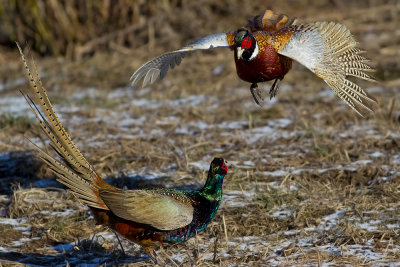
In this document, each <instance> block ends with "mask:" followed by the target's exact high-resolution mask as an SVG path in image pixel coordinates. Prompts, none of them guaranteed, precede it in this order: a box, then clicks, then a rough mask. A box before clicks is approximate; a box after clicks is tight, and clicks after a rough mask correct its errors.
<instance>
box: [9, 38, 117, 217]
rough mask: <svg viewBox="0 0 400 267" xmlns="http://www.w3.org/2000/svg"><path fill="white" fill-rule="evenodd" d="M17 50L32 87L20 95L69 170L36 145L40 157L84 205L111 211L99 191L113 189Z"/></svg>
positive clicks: (36, 74)
mask: <svg viewBox="0 0 400 267" xmlns="http://www.w3.org/2000/svg"><path fill="white" fill-rule="evenodd" d="M17 47H18V49H19V52H20V54H21V58H22V61H23V64H24V67H25V70H26V75H27V78H28V80H29V83H30V90H29V91H28V92H24V91H21V93H22V95H23V96H24V98H25V100H26V102H27V103H28V105H29V107H30V109H31V110H32V112H33V114H34V115H35V117H36V119H37V121H38V122H39V125H40V127H41V128H42V130H43V132H44V133H45V134H46V135H47V137H48V138H49V139H50V141H51V142H52V144H53V148H54V149H55V150H56V151H57V153H58V154H59V155H60V156H61V158H62V159H63V160H64V161H65V163H67V165H68V166H66V165H65V164H63V163H61V162H60V161H58V160H56V159H54V158H53V157H52V156H50V155H49V154H48V153H46V152H44V151H43V150H42V149H40V148H39V147H37V146H36V145H35V148H36V149H37V151H38V153H39V155H40V157H41V158H42V159H43V161H44V162H45V163H46V164H47V165H48V166H49V168H50V170H51V171H53V172H54V173H55V174H56V176H57V177H58V179H57V180H58V181H59V182H61V183H63V184H64V185H66V186H67V187H68V188H69V189H70V191H71V192H72V193H73V194H74V195H75V196H77V197H78V198H79V199H80V200H81V201H82V202H84V203H85V204H87V205H89V206H91V207H95V208H100V209H107V210H108V207H107V206H106V205H105V203H104V202H103V200H102V199H101V197H100V196H99V189H100V188H101V189H110V188H113V187H112V186H111V185H109V184H107V183H106V182H105V181H104V180H103V179H102V178H101V177H100V176H99V175H98V174H97V173H96V172H95V171H94V169H93V167H92V166H91V165H90V164H89V162H88V161H87V160H86V159H85V157H84V156H83V155H82V153H81V152H80V151H79V149H78V148H77V147H76V145H75V144H74V143H73V142H72V140H71V138H70V136H69V134H68V133H67V131H66V130H65V129H64V127H63V125H62V124H61V122H60V120H59V118H58V116H57V114H56V113H55V111H54V109H53V107H52V105H51V103H50V100H49V98H48V96H47V93H46V90H45V89H44V87H43V84H42V82H41V80H40V77H39V75H38V72H37V71H36V68H35V72H34V73H33V74H32V72H31V70H30V68H29V66H28V63H27V61H26V59H25V56H24V54H23V52H22V49H21V48H20V46H19V45H18V43H17ZM39 107H40V108H39Z"/></svg>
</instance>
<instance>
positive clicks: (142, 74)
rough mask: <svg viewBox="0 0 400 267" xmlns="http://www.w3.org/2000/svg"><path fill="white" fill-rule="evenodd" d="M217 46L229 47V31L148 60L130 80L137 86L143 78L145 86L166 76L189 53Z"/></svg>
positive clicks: (209, 36)
mask: <svg viewBox="0 0 400 267" xmlns="http://www.w3.org/2000/svg"><path fill="white" fill-rule="evenodd" d="M216 47H229V44H228V40H227V33H217V34H212V35H208V36H206V37H203V38H201V39H199V40H197V41H194V42H192V43H190V44H188V45H185V46H184V47H182V48H181V49H179V50H176V51H173V52H169V53H165V54H162V55H161V56H158V57H156V58H154V59H152V60H150V61H148V62H146V63H145V64H143V65H142V66H141V67H140V68H139V69H138V70H137V71H135V73H134V74H133V75H132V76H131V79H130V80H131V82H132V86H133V87H135V86H136V85H137V83H138V82H139V81H140V80H141V79H143V78H144V80H143V87H144V86H146V85H148V84H152V83H154V82H155V81H156V80H157V78H160V79H162V78H164V77H165V76H166V75H167V72H168V70H169V69H170V68H171V69H173V68H174V67H175V66H178V65H179V64H181V62H182V59H183V58H184V57H185V56H186V55H187V54H188V53H190V52H192V51H195V50H202V49H212V48H216Z"/></svg>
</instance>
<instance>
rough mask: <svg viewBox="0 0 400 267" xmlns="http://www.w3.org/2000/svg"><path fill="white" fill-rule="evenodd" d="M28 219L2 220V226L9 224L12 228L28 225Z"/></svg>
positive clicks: (0, 221)
mask: <svg viewBox="0 0 400 267" xmlns="http://www.w3.org/2000/svg"><path fill="white" fill-rule="evenodd" d="M27 221H28V218H26V217H24V218H17V219H10V218H0V224H7V225H12V226H19V225H20V224H23V223H26V222H27Z"/></svg>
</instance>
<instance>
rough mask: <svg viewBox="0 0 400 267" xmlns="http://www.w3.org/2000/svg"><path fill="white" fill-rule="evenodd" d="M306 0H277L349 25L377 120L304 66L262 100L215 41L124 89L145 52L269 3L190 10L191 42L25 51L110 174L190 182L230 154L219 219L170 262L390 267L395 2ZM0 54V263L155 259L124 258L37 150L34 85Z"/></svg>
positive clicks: (309, 16) (393, 260)
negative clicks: (62, 53)
mask: <svg viewBox="0 0 400 267" xmlns="http://www.w3.org/2000/svg"><path fill="white" fill-rule="evenodd" d="M253 2H254V3H253ZM299 2H301V3H302V4H304V5H303V6H300V5H299V4H297V3H296V1H286V2H280V3H279V4H277V6H276V8H275V9H278V10H279V11H282V12H284V13H286V14H288V15H290V16H297V17H298V18H299V19H300V21H302V22H309V21H317V20H334V21H338V22H341V23H344V24H346V25H347V26H348V27H349V28H350V30H351V31H352V33H353V34H354V35H355V36H356V38H357V39H358V40H359V42H360V47H361V48H363V49H366V50H368V53H367V56H368V57H369V58H371V59H372V61H371V65H373V66H374V67H375V68H376V69H377V72H376V74H375V76H376V77H377V78H378V80H379V82H378V83H375V84H374V83H369V82H360V84H362V85H363V87H364V88H366V90H367V91H368V92H369V93H370V94H371V95H373V96H374V97H375V98H376V99H377V100H378V101H379V108H378V110H377V112H376V114H375V115H374V116H371V117H369V118H361V117H359V116H358V115H357V114H356V113H355V112H353V111H352V110H351V109H350V108H349V107H348V106H347V105H346V104H345V103H344V102H342V101H340V100H339V99H338V98H337V97H336V96H335V95H334V94H333V92H331V90H330V89H329V88H328V87H327V86H326V85H325V84H324V83H323V82H322V81H321V80H319V79H318V78H316V77H315V76H313V74H312V73H311V72H309V71H307V70H306V69H305V68H304V67H302V66H301V65H299V64H297V63H296V64H294V67H293V70H292V71H291V72H289V74H288V75H287V76H286V77H285V79H284V80H283V81H282V83H281V88H280V91H279V92H278V94H277V97H276V98H275V99H273V100H269V99H267V97H266V100H265V101H264V106H263V107H262V108H260V107H258V106H257V105H256V104H255V103H254V102H253V100H252V98H251V95H250V93H249V84H247V83H245V82H243V81H240V80H239V78H238V77H237V76H236V73H235V66H234V62H233V55H232V53H231V52H230V51H228V50H223V49H220V50H216V51H211V52H204V53H201V52H200V53H199V52H198V53H196V54H193V55H191V56H188V57H187V58H185V60H184V61H183V62H182V64H181V66H180V67H178V68H177V69H176V70H174V71H172V72H170V73H169V75H168V76H167V77H166V78H165V79H164V80H162V81H161V82H158V83H156V84H155V85H154V86H151V87H146V88H142V89H135V90H133V89H132V88H130V87H129V77H130V75H131V74H132V72H133V71H134V70H135V69H137V68H138V67H139V66H140V65H141V64H142V63H144V62H145V61H146V60H148V59H150V58H152V57H154V56H156V55H158V54H160V53H162V52H166V51H169V50H172V49H175V48H178V47H179V46H181V45H182V44H183V43H184V42H187V41H191V40H193V39H196V38H199V37H202V36H204V35H206V34H208V33H213V32H220V31H224V30H230V29H235V28H237V27H239V26H241V25H242V24H244V23H245V21H246V18H248V17H251V16H252V15H255V14H257V13H260V12H261V11H262V10H263V9H265V8H270V7H271V6H273V5H272V2H271V3H270V2H268V1H258V2H257V1H252V2H251V3H250V2H249V3H246V2H245V3H242V4H243V5H244V6H243V8H242V6H241V2H236V1H233V2H232V3H234V4H232V6H230V7H229V8H227V10H226V12H225V13H224V14H225V15H224V16H223V17H220V18H219V19H217V18H215V17H213V18H212V19H210V18H209V17H207V14H208V13H202V12H200V11H199V12H197V17H196V18H190V20H191V22H192V24H190V27H194V28H193V29H196V30H197V29H198V31H197V32H196V31H195V32H193V31H192V32H191V37H187V35H185V36H181V35H179V34H180V33H179V32H176V33H175V35H174V36H176V38H172V39H171V40H170V41H168V42H166V41H165V40H163V41H162V42H161V41H160V43H158V41H157V40H158V39H156V40H150V41H149V43H141V44H138V47H135V48H129V47H120V46H115V47H114V49H113V50H112V51H111V52H101V51H98V52H96V53H95V54H94V55H93V56H92V57H87V58H83V59H81V60H78V61H68V60H65V59H63V58H61V57H57V58H55V57H46V58H41V57H39V56H37V55H35V54H34V55H33V57H34V58H35V61H36V64H37V65H38V68H39V69H40V72H41V76H42V79H43V82H44V85H45V87H46V88H47V90H48V93H49V96H50V99H51V100H52V103H53V105H54V107H55V109H56V112H57V113H58V114H59V115H60V117H61V121H62V122H63V123H64V126H66V128H67V130H68V131H69V133H70V135H71V136H72V138H73V139H74V141H75V142H76V144H77V146H78V147H79V148H80V149H81V151H82V152H83V154H84V155H86V157H87V159H88V160H89V162H91V163H92V164H93V165H94V167H95V169H96V170H97V172H98V173H99V174H101V175H102V177H104V178H105V179H106V180H107V181H109V182H110V183H112V184H114V185H118V186H121V187H123V186H126V187H127V188H137V187H147V186H166V187H175V188H196V187H200V186H201V185H202V184H203V183H204V181H205V178H206V172H207V170H208V166H209V163H210V162H211V160H212V158H213V157H216V156H223V157H224V158H225V159H226V160H228V162H229V166H228V167H229V173H228V175H227V177H226V178H225V183H224V196H223V204H222V206H221V208H220V209H219V211H218V213H217V215H216V218H215V219H214V220H213V222H212V223H211V224H210V226H209V227H208V228H207V229H206V231H204V232H202V233H200V234H199V235H198V236H197V237H196V238H193V239H191V240H190V241H189V242H187V243H186V244H183V245H174V246H168V247H165V248H164V249H162V250H159V252H158V255H159V257H160V258H161V259H162V260H163V261H165V262H166V263H167V265H172V266H193V265H194V266H237V265H239V266H273V265H276V266H278V265H279V266H293V265H296V266H316V265H319V266H399V262H400V235H399V234H400V232H399V220H400V215H399V208H400V171H399V170H400V131H399V130H400V99H399V92H400V91H399V88H400V45H399V44H400V30H399V29H400V22H399V21H400V20H399V17H400V5H399V3H398V2H397V1H364V2H359V1H327V2H323V1H322V2H319V1H299ZM304 6H307V8H303V7H304ZM217 8H218V5H217ZM185 19H188V18H186V16H185V15H182V20H183V22H182V23H184V22H185V21H184V20H185ZM193 20H196V21H195V22H193ZM188 25H189V24H188ZM193 25H194V26H193ZM188 27H189V26H188ZM196 27H197V28H196ZM193 36H195V37H194V38H193ZM190 38H192V39H190ZM160 40H161V39H160ZM139 41H142V40H139ZM181 42H182V43H181ZM0 49H1V50H0V62H1V64H0V66H1V67H0V184H1V186H0V194H1V195H0V264H1V265H2V266H14V265H18V264H20V265H21V266H23V265H30V266H42V265H44V266H45V265H71V266H75V265H84V266H96V265H103V266H112V265H126V266H151V265H152V263H151V262H150V261H149V259H148V258H147V256H146V255H145V254H144V253H143V251H142V250H141V249H140V248H139V247H138V246H136V245H134V244H132V243H130V242H128V241H126V240H123V245H124V249H125V251H126V255H123V254H122V253H121V250H120V247H119V245H118V242H117V240H116V238H115V236H114V234H113V233H112V232H111V231H109V230H108V229H106V228H102V227H99V226H95V223H94V220H93V217H92V216H91V215H90V213H89V212H88V209H87V208H86V207H84V206H82V205H81V204H79V203H78V202H77V201H76V200H75V199H74V198H73V197H72V196H71V195H69V194H67V193H66V191H65V190H64V187H63V186H61V185H60V184H58V183H57V182H56V181H55V178H54V176H53V175H52V174H50V173H49V172H48V171H47V170H46V168H45V166H43V165H42V163H41V162H40V161H39V160H38V159H37V158H36V156H35V153H34V150H33V146H32V144H31V143H30V142H29V141H28V140H27V138H29V139H30V140H31V141H32V142H34V143H35V144H38V145H40V146H45V144H47V143H48V142H47V140H46V138H45V136H44V134H42V133H41V131H40V129H39V127H38V125H37V123H36V121H35V120H34V117H33V115H32V114H31V113H30V111H29V110H28V105H27V104H26V103H25V102H24V99H23V97H22V96H21V95H20V94H19V92H18V88H22V87H27V86H28V84H27V82H26V80H25V77H24V75H23V69H22V64H21V61H20V58H19V56H18V53H17V49H16V48H15V49H5V48H0ZM269 86H270V84H269V83H267V84H265V85H264V90H263V91H264V94H265V96H266V95H267V92H268V90H269ZM48 149H49V150H50V148H49V147H48Z"/></svg>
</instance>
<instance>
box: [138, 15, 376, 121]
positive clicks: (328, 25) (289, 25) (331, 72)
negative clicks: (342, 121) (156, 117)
mask: <svg viewBox="0 0 400 267" xmlns="http://www.w3.org/2000/svg"><path fill="white" fill-rule="evenodd" d="M356 45H357V42H356V41H355V39H354V37H353V36H352V35H351V33H350V31H349V30H348V29H347V28H346V26H344V25H342V24H339V23H335V22H314V23H310V24H299V25H297V20H296V19H295V18H293V19H289V18H288V17H287V16H286V15H283V14H277V13H274V12H273V11H271V10H266V11H265V12H264V13H263V14H261V15H258V16H255V17H253V18H252V19H251V20H250V21H249V23H248V24H247V25H246V26H245V27H242V28H239V29H238V30H236V31H231V32H226V33H217V34H213V35H209V36H206V37H203V38H201V39H199V40H197V41H194V42H192V43H189V44H188V45H185V46H183V47H182V48H180V49H178V50H176V51H173V52H169V53H166V54H163V55H161V56H158V57H156V58H154V59H152V60H150V61H148V62H147V63H145V64H144V65H142V66H141V67H140V68H139V69H138V70H137V71H136V72H135V73H134V74H133V75H132V77H131V81H132V85H133V86H136V84H137V83H138V81H139V80H141V79H142V78H144V81H143V86H146V85H147V84H149V83H150V84H151V83H153V82H154V81H155V80H157V78H158V77H160V78H161V79H162V78H164V77H165V75H166V74H167V72H168V69H169V68H174V67H175V65H179V64H180V62H181V60H182V58H183V57H184V56H186V54H188V53H189V52H191V51H195V50H200V49H211V48H216V47H229V48H230V49H231V50H233V51H234V59H235V63H236V72H237V74H238V76H239V77H240V78H241V79H242V80H244V81H247V82H250V83H251V86H250V92H251V94H252V96H253V98H254V100H255V102H256V103H257V104H259V105H260V101H262V100H263V98H262V95H261V92H260V90H259V89H258V86H257V84H258V83H260V82H265V81H271V80H274V82H273V84H272V87H271V89H270V97H271V98H272V97H274V96H275V95H276V93H277V91H278V86H279V82H280V81H281V80H282V79H283V78H284V77H285V75H286V73H287V72H288V71H289V70H290V68H291V66H292V61H293V60H296V61H297V62H299V63H300V64H303V65H304V66H306V67H307V68H308V69H309V70H311V71H312V72H313V73H315V75H317V76H318V77H320V78H322V79H323V80H324V81H325V82H326V83H327V84H328V86H329V87H330V88H332V90H333V91H334V92H335V93H336V94H337V95H338V96H339V97H340V98H341V99H342V100H344V101H346V103H347V104H348V105H349V106H350V107H351V108H352V109H353V110H355V111H356V112H357V113H358V114H359V115H361V116H366V115H368V114H369V113H371V112H374V109H375V105H376V103H377V102H376V100H375V99H374V98H373V97H371V96H370V95H369V94H367V93H366V92H365V91H364V90H363V89H362V88H361V87H360V86H358V85H357V84H355V83H353V82H352V81H350V80H349V79H348V76H354V77H357V78H361V79H364V80H368V81H375V79H374V78H373V77H372V76H371V75H369V74H367V73H366V72H370V71H373V69H372V68H371V67H370V66H369V65H367V64H366V63H365V62H367V61H368V60H367V59H366V58H365V57H363V56H361V55H360V54H361V53H363V52H364V51H362V50H360V49H359V48H357V47H356Z"/></svg>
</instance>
